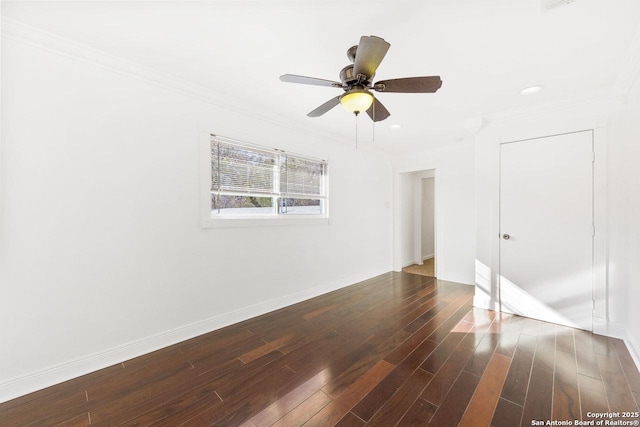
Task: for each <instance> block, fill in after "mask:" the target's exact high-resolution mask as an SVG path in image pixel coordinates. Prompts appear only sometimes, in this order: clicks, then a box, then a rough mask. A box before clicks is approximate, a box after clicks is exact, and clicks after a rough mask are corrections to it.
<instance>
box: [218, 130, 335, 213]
mask: <svg viewBox="0 0 640 427" xmlns="http://www.w3.org/2000/svg"><path fill="white" fill-rule="evenodd" d="M210 144H211V188H210V193H211V202H210V208H211V209H210V210H211V218H214V219H215V218H245V217H247V218H258V217H285V216H294V215H295V216H297V217H305V216H313V217H326V216H327V215H326V214H327V194H326V178H327V164H326V162H325V161H324V160H319V159H312V158H309V157H304V156H301V155H297V154H292V153H287V152H284V151H282V150H275V149H267V148H260V147H255V146H252V145H248V144H244V143H237V142H234V141H228V140H226V139H223V138H221V137H219V136H214V135H211V140H210Z"/></svg>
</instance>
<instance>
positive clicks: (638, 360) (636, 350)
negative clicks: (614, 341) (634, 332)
mask: <svg viewBox="0 0 640 427" xmlns="http://www.w3.org/2000/svg"><path fill="white" fill-rule="evenodd" d="M624 343H625V344H626V345H627V348H628V349H629V353H630V354H631V358H632V359H633V361H634V362H635V364H636V368H638V370H639V371H640V345H638V344H637V343H635V342H634V341H633V340H632V339H631V338H629V337H628V336H627V338H626V339H625V340H624Z"/></svg>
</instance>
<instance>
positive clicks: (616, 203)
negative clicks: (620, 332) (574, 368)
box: [607, 94, 640, 362]
mask: <svg viewBox="0 0 640 427" xmlns="http://www.w3.org/2000/svg"><path fill="white" fill-rule="evenodd" d="M638 117H640V96H638V94H636V95H635V98H634V101H632V102H631V106H630V109H629V111H627V112H625V113H624V114H620V115H618V116H616V117H614V118H613V119H612V120H611V123H610V126H609V128H608V131H609V132H608V135H607V136H608V142H609V144H608V159H609V164H610V168H609V175H608V179H609V182H608V189H609V191H608V193H609V197H608V201H609V210H608V215H609V224H610V226H609V280H610V282H611V284H612V286H615V287H616V288H617V289H618V291H617V292H616V294H613V295H611V300H612V301H611V303H612V308H613V309H615V311H616V313H615V315H616V320H617V319H618V318H622V320H620V321H621V322H623V323H624V325H625V328H626V338H627V339H628V343H630V344H631V346H632V348H633V351H634V353H635V354H634V355H635V357H636V360H637V361H639V362H640V311H639V310H638V301H640V285H639V284H640V170H639V169H638V165H639V164H640V122H639V121H638Z"/></svg>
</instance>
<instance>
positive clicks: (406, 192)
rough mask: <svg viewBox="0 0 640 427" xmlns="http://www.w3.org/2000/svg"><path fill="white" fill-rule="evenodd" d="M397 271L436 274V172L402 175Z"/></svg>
mask: <svg viewBox="0 0 640 427" xmlns="http://www.w3.org/2000/svg"><path fill="white" fill-rule="evenodd" d="M398 177H399V180H398V186H397V190H398V191H397V193H396V194H397V197H398V199H397V204H396V206H398V215H397V218H398V220H397V222H396V225H397V227H398V231H399V233H398V234H397V235H398V236H399V239H398V240H399V241H398V244H397V246H396V266H397V267H399V268H396V270H402V271H405V272H408V273H413V274H420V275H423V276H430V277H436V276H437V264H438V262H436V260H437V258H436V252H437V243H436V242H437V239H436V235H437V233H436V229H437V227H436V171H435V169H429V170H423V171H415V172H406V173H401V174H399V176H398Z"/></svg>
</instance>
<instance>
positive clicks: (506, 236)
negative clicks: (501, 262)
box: [502, 233, 511, 240]
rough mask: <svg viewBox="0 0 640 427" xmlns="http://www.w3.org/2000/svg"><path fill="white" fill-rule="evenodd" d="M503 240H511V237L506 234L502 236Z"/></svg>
mask: <svg viewBox="0 0 640 427" xmlns="http://www.w3.org/2000/svg"><path fill="white" fill-rule="evenodd" d="M502 238H503V239H504V240H509V239H510V238H511V236H509V235H508V234H506V233H505V234H503V235H502Z"/></svg>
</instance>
